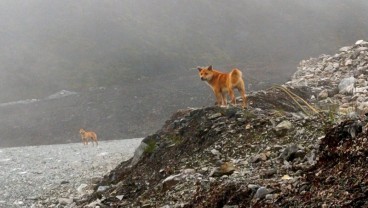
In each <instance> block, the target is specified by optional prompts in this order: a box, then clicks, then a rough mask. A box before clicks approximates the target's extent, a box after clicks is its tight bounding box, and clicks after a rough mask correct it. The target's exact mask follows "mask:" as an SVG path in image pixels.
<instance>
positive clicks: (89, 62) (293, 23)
mask: <svg viewBox="0 0 368 208" xmlns="http://www.w3.org/2000/svg"><path fill="white" fill-rule="evenodd" d="M367 8H368V6H367V3H366V1H364V0H361V1H349V2H346V1H342V0H341V1H337V0H327V1H318V0H313V1H294V0H288V1H283V0H272V1H271V0H269V1H256V0H253V1H252V0H247V1H211V0H199V1H198V0H195V1H194V0H192V1H172V0H158V1H148V0H146V1H136V0H110V1H99V0H81V1H73V0H63V1H46V0H31V1H21V0H3V1H1V2H0V31H1V33H0V45H1V47H0V62H1V68H0V76H1V78H0V79H1V80H0V83H1V84H0V87H1V94H0V102H8V101H13V100H18V99H26V98H38V97H42V96H46V95H48V94H51V93H54V92H55V91H58V90H62V89H66V90H81V89H86V88H88V87H93V86H109V85H119V84H120V83H121V82H123V81H125V80H131V77H132V76H133V77H140V76H148V77H149V76H154V75H157V74H162V73H176V74H178V76H180V74H182V73H188V72H187V71H186V70H187V69H189V68H192V67H195V66H197V65H208V64H213V65H215V66H218V67H219V68H221V67H222V68H224V70H228V68H229V67H232V66H237V67H239V68H253V69H259V71H260V73H262V72H264V71H271V72H272V73H271V75H274V76H280V75H279V74H280V73H277V72H276V73H274V71H275V70H283V71H282V72H283V73H282V75H283V76H284V75H285V76H286V75H289V74H290V73H292V71H293V70H295V67H296V65H297V63H298V62H299V61H300V60H301V59H305V58H308V57H310V56H317V55H319V54H321V53H330V52H333V51H335V50H336V49H337V48H338V47H340V46H343V45H350V44H352V43H353V42H354V41H356V40H358V39H364V38H366V37H367V35H368V21H366V20H367V19H368V9H367ZM184 71H185V72H184ZM285 71H286V72H285Z"/></svg>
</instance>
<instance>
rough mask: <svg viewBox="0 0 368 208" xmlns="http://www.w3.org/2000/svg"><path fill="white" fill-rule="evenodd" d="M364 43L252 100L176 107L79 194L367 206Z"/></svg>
mask: <svg viewBox="0 0 368 208" xmlns="http://www.w3.org/2000/svg"><path fill="white" fill-rule="evenodd" d="M366 46H368V43H367V42H364V41H358V42H357V43H356V44H355V45H354V46H351V47H347V48H342V49H340V52H339V53H338V54H336V55H335V56H326V55H324V56H322V57H320V58H318V59H311V60H308V61H303V62H301V67H300V68H299V69H298V71H297V72H296V73H295V75H294V76H293V79H292V80H291V81H290V82H288V83H286V84H285V85H284V86H283V87H281V86H275V87H274V88H271V89H269V90H266V91H259V92H255V93H251V94H250V95H249V107H248V109H246V110H244V109H241V108H238V107H230V108H219V107H207V108H201V109H186V110H181V111H178V112H177V113H175V114H174V115H173V116H172V117H171V118H170V119H169V120H168V121H167V122H166V123H165V125H164V126H163V127H162V129H160V130H159V131H157V132H156V133H155V134H153V135H151V136H148V137H146V138H145V139H144V140H143V142H142V143H141V145H140V148H138V149H137V150H136V154H135V156H134V157H133V158H132V159H130V160H129V161H127V162H124V163H122V164H120V165H119V166H118V167H116V168H115V169H114V170H112V171H111V172H110V173H109V174H108V175H106V176H105V177H104V179H103V180H101V181H100V183H99V184H98V185H97V186H96V187H95V190H96V191H95V192H94V193H93V194H91V195H89V196H84V197H82V198H80V199H79V200H77V201H76V204H77V205H79V206H81V207H84V206H87V207H88V206H95V205H99V206H101V207H104V206H107V207H118V206H123V207H138V206H140V207H223V206H225V205H227V206H235V207H249V206H252V207H285V206H293V207H301V206H312V207H320V206H322V207H324V206H328V205H332V206H333V205H342V206H348V207H351V206H367V205H368V204H367V202H366V200H365V199H366V198H367V197H368V185H367V183H368V180H367V175H366V171H365V170H366V169H367V164H368V159H367V158H368V157H367V155H368V150H367V149H368V148H367V147H368V142H367V134H366V129H365V127H364V125H365V117H364V113H366V111H365V108H364V107H359V106H364V105H365V103H366V93H367V88H366V86H367V82H364V79H365V80H366V74H367V73H366V72H367V62H366V60H367V55H368V54H367V53H368V50H367V49H368V48H367V47H366ZM335 63H338V64H335ZM331 67H332V68H331ZM351 76H353V77H354V79H353V78H349V77H351ZM345 78H349V79H348V81H346V80H347V79H345ZM346 82H347V83H346ZM299 96H300V97H299ZM304 101H308V102H309V103H312V104H313V105H310V104H308V103H307V102H304ZM354 106H357V107H356V108H352V107H354ZM320 109H326V110H320ZM100 187H108V188H107V189H106V190H101V188H100Z"/></svg>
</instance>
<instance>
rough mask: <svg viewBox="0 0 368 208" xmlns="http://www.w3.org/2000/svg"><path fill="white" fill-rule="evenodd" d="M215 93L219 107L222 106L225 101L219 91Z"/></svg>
mask: <svg viewBox="0 0 368 208" xmlns="http://www.w3.org/2000/svg"><path fill="white" fill-rule="evenodd" d="M214 93H215V96H216V100H217V105H218V106H222V105H223V102H224V100H223V97H222V94H221V92H220V91H219V90H214Z"/></svg>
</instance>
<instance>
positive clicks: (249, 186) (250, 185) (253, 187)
mask: <svg viewBox="0 0 368 208" xmlns="http://www.w3.org/2000/svg"><path fill="white" fill-rule="evenodd" d="M248 188H249V189H252V190H253V191H255V190H257V189H258V188H259V186H258V185H255V184H249V185H248Z"/></svg>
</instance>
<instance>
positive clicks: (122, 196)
mask: <svg viewBox="0 0 368 208" xmlns="http://www.w3.org/2000/svg"><path fill="white" fill-rule="evenodd" d="M116 198H117V199H119V200H120V201H121V200H122V199H123V198H124V195H117V196H116Z"/></svg>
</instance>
